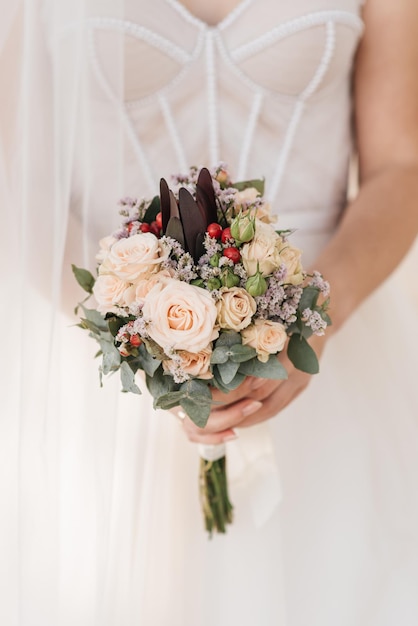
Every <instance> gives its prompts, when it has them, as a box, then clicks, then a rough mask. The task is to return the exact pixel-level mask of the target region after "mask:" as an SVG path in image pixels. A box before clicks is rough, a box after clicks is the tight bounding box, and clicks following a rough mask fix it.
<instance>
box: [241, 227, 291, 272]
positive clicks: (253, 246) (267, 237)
mask: <svg viewBox="0 0 418 626" xmlns="http://www.w3.org/2000/svg"><path fill="white" fill-rule="evenodd" d="M281 246H282V239H281V237H280V236H279V235H278V234H277V233H276V231H275V230H274V229H273V228H272V227H271V226H269V225H268V224H264V222H261V221H260V220H258V219H256V221H255V235H254V239H252V241H250V242H248V243H246V244H244V245H243V246H242V248H241V257H242V263H243V265H244V267H245V271H246V272H247V274H248V275H249V276H254V274H255V273H256V272H257V264H258V267H259V270H260V272H261V274H262V275H263V276H268V275H269V274H272V273H273V272H274V271H275V270H277V269H278V268H279V267H280V264H281V263H282V262H284V261H283V260H282V259H281V257H280V248H281Z"/></svg>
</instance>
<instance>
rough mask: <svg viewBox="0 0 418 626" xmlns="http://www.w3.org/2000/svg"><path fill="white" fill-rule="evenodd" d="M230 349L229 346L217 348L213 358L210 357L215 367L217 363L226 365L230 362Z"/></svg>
mask: <svg viewBox="0 0 418 626" xmlns="http://www.w3.org/2000/svg"><path fill="white" fill-rule="evenodd" d="M228 355H229V348H228V346H217V347H216V348H215V350H214V351H213V352H212V356H211V357H210V362H211V363H212V364H213V365H216V364H217V363H226V362H227V360H228Z"/></svg>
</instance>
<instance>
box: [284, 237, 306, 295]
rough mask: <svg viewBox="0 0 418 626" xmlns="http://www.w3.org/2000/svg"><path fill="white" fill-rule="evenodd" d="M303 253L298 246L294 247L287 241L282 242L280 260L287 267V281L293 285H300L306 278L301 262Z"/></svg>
mask: <svg viewBox="0 0 418 626" xmlns="http://www.w3.org/2000/svg"><path fill="white" fill-rule="evenodd" d="M301 256H302V253H301V251H300V250H298V249H297V248H293V246H291V245H290V244H289V243H288V242H287V241H284V242H283V243H282V246H281V248H280V262H281V263H284V264H285V265H286V268H287V274H286V278H285V281H286V282H287V283H290V284H291V285H299V284H300V283H301V282H302V281H303V280H304V274H303V268H302V264H301V261H300V259H301Z"/></svg>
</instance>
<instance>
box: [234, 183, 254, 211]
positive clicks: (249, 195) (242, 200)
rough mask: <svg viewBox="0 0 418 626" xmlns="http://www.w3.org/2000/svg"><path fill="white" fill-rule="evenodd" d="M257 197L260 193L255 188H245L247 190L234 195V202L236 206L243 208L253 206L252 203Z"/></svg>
mask: <svg viewBox="0 0 418 626" xmlns="http://www.w3.org/2000/svg"><path fill="white" fill-rule="evenodd" d="M259 197H260V193H259V192H258V191H257V189H256V188H255V187H247V189H243V190H242V191H237V193H236V194H234V202H235V204H237V205H244V206H245V205H247V204H253V202H255V200H256V199H257V198H259ZM243 208H244V207H243Z"/></svg>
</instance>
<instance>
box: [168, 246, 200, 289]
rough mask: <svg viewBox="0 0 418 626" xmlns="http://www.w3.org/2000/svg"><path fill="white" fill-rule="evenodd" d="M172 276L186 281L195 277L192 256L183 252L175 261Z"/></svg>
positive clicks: (188, 281)
mask: <svg viewBox="0 0 418 626" xmlns="http://www.w3.org/2000/svg"><path fill="white" fill-rule="evenodd" d="M174 272H175V273H174V278H177V279H178V280H183V281H184V282H186V283H190V282H191V281H192V280H193V279H194V278H197V276H198V275H197V273H196V271H195V266H194V263H193V258H192V256H191V255H190V254H189V253H188V252H185V253H184V254H182V255H181V257H180V258H179V259H178V261H177V265H176V267H175V268H174Z"/></svg>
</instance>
